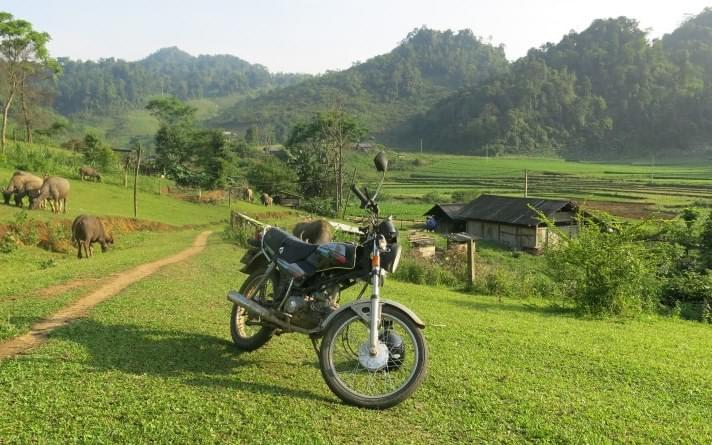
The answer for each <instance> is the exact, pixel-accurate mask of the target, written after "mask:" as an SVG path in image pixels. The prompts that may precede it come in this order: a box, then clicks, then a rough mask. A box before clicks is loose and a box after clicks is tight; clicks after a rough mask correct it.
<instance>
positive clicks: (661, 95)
mask: <svg viewBox="0 0 712 445" xmlns="http://www.w3.org/2000/svg"><path fill="white" fill-rule="evenodd" d="M420 137H422V138H423V139H424V143H425V144H426V146H427V147H434V148H436V149H439V150H441V151H449V152H466V153H483V154H484V153H485V152H489V153H491V154H493V153H557V154H565V155H569V156H575V157H581V158H606V157H611V156H614V157H620V156H629V157H633V156H641V155H645V154H648V153H651V152H659V151H670V150H676V151H680V152H689V151H691V150H698V149H704V148H709V147H710V140H712V9H706V10H705V11H703V12H702V13H701V14H699V15H698V16H696V17H693V18H691V19H689V20H688V21H686V22H685V23H683V24H682V25H681V26H680V28H679V29H677V30H676V31H675V32H673V33H672V34H670V35H666V36H664V37H663V38H662V39H660V40H655V41H652V42H651V41H649V40H648V39H647V38H646V34H645V32H644V31H642V30H640V28H639V26H638V23H637V22H636V21H635V20H631V19H628V18H625V17H619V18H616V19H607V20H596V21H594V22H593V23H592V24H591V26H590V27H589V28H587V29H586V30H584V31H582V32H581V33H575V32H571V33H570V34H568V35H566V36H565V37H564V38H563V39H562V40H561V41H560V42H559V43H557V44H552V43H550V44H546V45H544V46H542V47H541V48H539V49H532V50H530V51H529V53H528V54H527V55H526V56H525V57H523V58H521V59H519V60H517V61H516V62H515V63H513V64H512V65H511V67H510V69H509V71H508V72H507V73H505V74H503V75H500V76H497V77H493V78H491V79H489V80H488V81H486V82H484V83H482V84H479V85H475V86H472V87H468V88H464V89H462V90H460V91H458V92H457V93H455V94H453V95H451V96H449V97H447V98H445V99H443V100H442V101H440V102H438V103H437V104H436V105H435V106H433V107H432V108H431V109H429V110H428V111H427V112H425V113H422V114H421V115H418V116H415V117H414V118H412V119H411V120H410V121H409V122H408V123H407V124H405V125H404V127H403V129H402V133H401V138H402V140H403V142H404V144H406V145H407V144H410V145H414V144H415V143H416V140H417V139H418V138H420Z"/></svg>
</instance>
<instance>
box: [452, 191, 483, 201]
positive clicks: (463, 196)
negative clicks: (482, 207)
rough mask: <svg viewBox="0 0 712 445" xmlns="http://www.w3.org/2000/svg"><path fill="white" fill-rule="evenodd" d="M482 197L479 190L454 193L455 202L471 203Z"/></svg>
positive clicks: (453, 199)
mask: <svg viewBox="0 0 712 445" xmlns="http://www.w3.org/2000/svg"><path fill="white" fill-rule="evenodd" d="M479 196H480V192H478V191H477V190H456V191H454V192H453V193H452V201H453V202H470V201H472V200H474V199H476V198H477V197H479Z"/></svg>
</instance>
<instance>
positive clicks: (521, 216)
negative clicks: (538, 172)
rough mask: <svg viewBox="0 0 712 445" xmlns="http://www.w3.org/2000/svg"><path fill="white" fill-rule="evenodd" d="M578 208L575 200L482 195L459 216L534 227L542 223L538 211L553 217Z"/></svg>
mask: <svg viewBox="0 0 712 445" xmlns="http://www.w3.org/2000/svg"><path fill="white" fill-rule="evenodd" d="M577 208H578V207H577V205H576V203H575V202H573V201H563V200H553V199H540V198H517V197H511V196H495V195H482V196H480V197H479V198H477V199H475V200H474V201H472V202H470V203H469V204H467V205H466V206H465V207H464V208H463V209H462V211H461V213H460V215H459V218H460V219H466V220H479V221H488V222H498V223H506V224H512V225H517V226H529V227H532V226H538V225H539V224H541V221H540V220H539V215H538V213H537V211H539V212H541V213H543V214H544V215H546V217H548V218H552V217H553V216H554V214H555V213H556V212H559V211H562V210H569V211H576V210H577ZM570 220H571V218H567V219H566V221H564V220H557V221H555V222H557V223H563V222H569V221H570Z"/></svg>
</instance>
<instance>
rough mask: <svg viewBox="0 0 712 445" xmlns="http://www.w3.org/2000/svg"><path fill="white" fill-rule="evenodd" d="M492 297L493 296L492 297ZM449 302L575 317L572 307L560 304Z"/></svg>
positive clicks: (485, 308) (485, 307) (502, 309)
mask: <svg viewBox="0 0 712 445" xmlns="http://www.w3.org/2000/svg"><path fill="white" fill-rule="evenodd" d="M493 298H494V297H493ZM449 302H450V303H451V304H453V305H456V306H460V307H463V308H466V309H472V310H476V311H486V312H487V311H492V312H522V313H529V314H538V315H543V316H549V317H551V316H558V317H575V316H576V311H575V309H573V308H567V307H561V306H553V305H552V306H538V305H533V304H526V303H524V302H522V303H519V304H512V303H499V302H497V301H492V302H488V301H475V300H464V299H457V300H450V301H449Z"/></svg>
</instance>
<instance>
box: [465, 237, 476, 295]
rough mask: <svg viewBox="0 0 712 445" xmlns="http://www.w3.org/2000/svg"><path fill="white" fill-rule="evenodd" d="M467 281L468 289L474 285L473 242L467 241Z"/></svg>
mask: <svg viewBox="0 0 712 445" xmlns="http://www.w3.org/2000/svg"><path fill="white" fill-rule="evenodd" d="M467 280H468V283H467V284H468V285H469V286H470V288H472V287H474V285H475V240H473V239H471V240H467Z"/></svg>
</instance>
